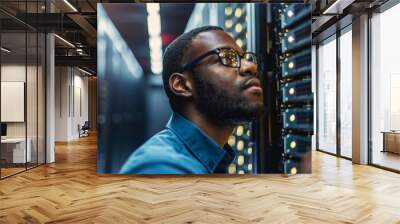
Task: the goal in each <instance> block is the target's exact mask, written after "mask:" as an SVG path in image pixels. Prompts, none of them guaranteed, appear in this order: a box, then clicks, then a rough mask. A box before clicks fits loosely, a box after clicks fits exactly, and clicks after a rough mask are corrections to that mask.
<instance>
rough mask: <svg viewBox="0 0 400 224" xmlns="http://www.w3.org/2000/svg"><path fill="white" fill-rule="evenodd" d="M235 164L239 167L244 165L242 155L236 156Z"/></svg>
mask: <svg viewBox="0 0 400 224" xmlns="http://www.w3.org/2000/svg"><path fill="white" fill-rule="evenodd" d="M237 164H238V165H239V166H241V165H243V164H244V156H242V155H240V156H238V159H237Z"/></svg>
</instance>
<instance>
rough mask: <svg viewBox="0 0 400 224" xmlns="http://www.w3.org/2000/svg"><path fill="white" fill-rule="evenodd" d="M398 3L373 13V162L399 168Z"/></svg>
mask: <svg viewBox="0 0 400 224" xmlns="http://www.w3.org/2000/svg"><path fill="white" fill-rule="evenodd" d="M398 21H400V4H399V5H396V6H394V7H393V8H391V9H389V10H387V11H384V12H383V13H381V14H377V15H374V16H373V17H372V19H371V26H372V32H371V33H372V38H371V40H372V48H371V51H372V54H371V59H372V63H371V65H372V74H371V76H372V77H371V88H372V90H371V110H372V111H371V122H372V124H371V135H372V136H371V138H372V163H373V164H377V165H380V166H384V167H388V168H391V169H396V170H400V108H399V107H400V105H399V99H398V98H399V95H400V67H399V66H398V64H399V62H398V52H400V45H399V44H398V38H397V37H398V30H397V29H393V27H397V23H398Z"/></svg>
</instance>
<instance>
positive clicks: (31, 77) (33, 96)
mask: <svg viewBox="0 0 400 224" xmlns="http://www.w3.org/2000/svg"><path fill="white" fill-rule="evenodd" d="M27 38H28V41H27V43H28V46H27V47H28V51H27V52H28V55H27V59H28V62H27V82H26V89H27V94H26V111H27V133H28V134H27V144H28V148H27V149H28V152H29V151H30V153H28V156H29V158H28V160H27V162H28V163H27V166H28V168H30V167H33V166H36V165H37V156H38V155H37V132H38V125H37V121H38V120H37V115H38V113H37V109H38V108H37V103H38V102H37V93H38V92H37V90H38V89H37V74H38V67H37V63H38V57H37V53H38V52H37V51H38V49H37V45H38V43H37V42H38V36H37V33H36V32H29V33H27ZM29 149H30V150H29Z"/></svg>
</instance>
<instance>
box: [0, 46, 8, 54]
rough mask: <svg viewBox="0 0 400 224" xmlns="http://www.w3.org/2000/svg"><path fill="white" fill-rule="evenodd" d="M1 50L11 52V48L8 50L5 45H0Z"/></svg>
mask: <svg viewBox="0 0 400 224" xmlns="http://www.w3.org/2000/svg"><path fill="white" fill-rule="evenodd" d="M0 49H1V50H2V51H4V52H7V53H10V52H11V50H8V49H7V48H5V47H1V48H0Z"/></svg>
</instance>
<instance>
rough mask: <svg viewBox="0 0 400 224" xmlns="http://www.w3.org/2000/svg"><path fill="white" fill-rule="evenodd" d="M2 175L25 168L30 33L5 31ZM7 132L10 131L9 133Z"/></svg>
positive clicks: (2, 54)
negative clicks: (27, 58)
mask: <svg viewBox="0 0 400 224" xmlns="http://www.w3.org/2000/svg"><path fill="white" fill-rule="evenodd" d="M1 45H2V48H3V49H7V50H1V121H2V124H3V129H4V130H6V131H4V133H2V140H1V167H2V169H1V174H2V177H5V176H9V175H11V174H14V173H17V172H20V171H23V170H25V165H26V164H25V162H26V159H27V157H28V158H29V151H28V153H27V151H26V119H25V112H26V111H25V93H26V92H25V91H26V69H27V67H26V33H25V32H13V33H11V32H10V33H2V34H1ZM5 132H6V133H5Z"/></svg>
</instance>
